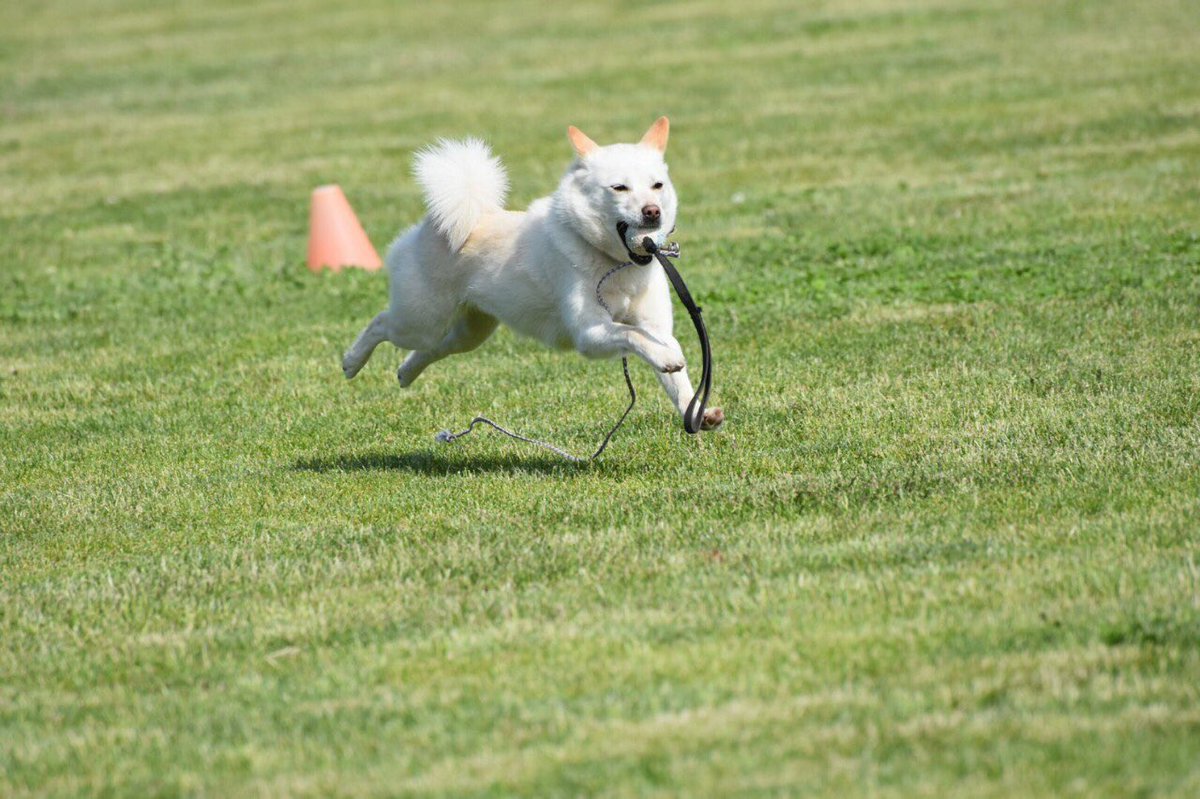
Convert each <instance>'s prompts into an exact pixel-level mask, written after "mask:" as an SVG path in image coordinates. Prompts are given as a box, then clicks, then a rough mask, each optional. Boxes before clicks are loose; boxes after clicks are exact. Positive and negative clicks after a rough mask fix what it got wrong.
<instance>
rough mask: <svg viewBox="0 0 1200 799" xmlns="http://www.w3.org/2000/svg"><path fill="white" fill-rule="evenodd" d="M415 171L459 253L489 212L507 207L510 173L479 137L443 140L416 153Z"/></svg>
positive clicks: (435, 215) (436, 219)
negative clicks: (481, 218)
mask: <svg viewBox="0 0 1200 799" xmlns="http://www.w3.org/2000/svg"><path fill="white" fill-rule="evenodd" d="M413 173H414V174H415V175H416V177H417V182H418V183H420V184H421V187H422V188H423V189H424V190H425V204H426V205H427V206H428V207H429V216H430V217H431V218H432V219H433V223H434V225H435V226H436V227H437V229H438V230H439V231H440V232H441V233H442V234H443V235H444V236H445V237H446V239H447V240H448V241H449V242H450V249H451V251H452V252H458V251H459V250H460V249H462V246H463V244H465V243H466V241H467V237H468V236H470V235H471V231H472V230H474V229H475V225H476V224H477V223H478V222H479V218H480V217H481V216H483V214H484V213H486V212H488V211H495V210H499V209H501V208H503V207H504V197H505V195H507V194H508V175H506V174H504V167H503V166H501V165H500V159H499V158H496V157H495V156H494V155H492V151H491V150H490V149H488V146H487V145H486V144H484V143H483V142H482V141H480V140H479V139H464V140H463V141H450V140H447V139H441V140H439V141H438V142H437V143H436V144H434V145H431V146H429V147H426V148H425V149H424V150H421V151H420V152H418V153H417V156H416V159H415V161H414V162H413Z"/></svg>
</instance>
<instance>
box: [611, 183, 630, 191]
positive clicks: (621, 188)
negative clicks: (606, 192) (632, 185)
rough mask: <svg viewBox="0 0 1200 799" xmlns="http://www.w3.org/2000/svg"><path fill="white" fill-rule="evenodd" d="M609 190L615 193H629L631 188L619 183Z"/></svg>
mask: <svg viewBox="0 0 1200 799" xmlns="http://www.w3.org/2000/svg"><path fill="white" fill-rule="evenodd" d="M609 188H611V189H612V190H613V191H629V187H628V186H626V185H625V184H624V183H618V184H617V185H615V186H610V187H609Z"/></svg>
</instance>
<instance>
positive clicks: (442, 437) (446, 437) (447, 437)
mask: <svg viewBox="0 0 1200 799" xmlns="http://www.w3.org/2000/svg"><path fill="white" fill-rule="evenodd" d="M627 266H633V262H632V261H626V262H625V263H623V264H618V265H617V266H614V267H613V268H612V269H610V270H608V271H607V272H605V273H604V277H602V278H600V281H599V282H598V283H597V284H596V302H598V303H600V307H601V308H603V309H604V310H606V311H608V315H609V316H612V309H611V308H609V307H608V303H607V302H605V301H604V295H603V294H602V293H601V288H603V286H604V281H606V280H608V279H609V278H610V277H612V276H613V275H615V274H616V273H617V272H620V271H621V270H622V269H624V268H625V267H627ZM621 370H622V371H623V372H624V373H625V385H626V386H627V387H628V388H629V406H628V407H627V408H625V413H623V414H621V418H620V419H618V420H617V423H616V424H615V425H613V426H612V429H611V430H609V431H608V435H606V436H605V437H604V441H602V442H601V443H600V447H599V448H598V449H597V450H596V451H595V452H593V453H592V454H591V455H589V456H588V457H586V458H581V457H579V456H578V455H572V454H571V453H569V452H567V451H566V450H565V449H562V448H560V447H556V446H554V445H553V444H550V443H547V442H545V441H538V440H537V439H536V438H528V437H526V436H523V435H521V434H520V433H514V432H513V431H511V430H506V429H505V428H503V427H501V426H500V425H498V424H496V423H495V422H493V421H492V420H491V419H489V418H487V417H486V416H476V417H475V418H474V419H472V420H471V423H470V424H469V425H467V429H466V430H463V431H462V432H461V433H452V432H450V431H449V430H443V431H441V432H440V433H438V434H437V435H436V436H434V438H435V439H436V440H437V441H439V442H441V443H443V444H449V443H450V442H451V441H454V440H455V439H457V438H462V437H463V436H465V435H469V434H470V433H471V432H472V431H474V430H475V425H477V424H485V425H487V426H488V427H491V428H492V429H493V430H496V431H497V432H499V433H503V434H504V435H506V436H508V437H509V438H513V439H516V440H517V441H524V442H525V443H526V444H533V445H534V446H537V447H542V448H543V449H548V450H550V451H551V452H553V453H555V454H556V455H560V456H562V457H563V458H566V459H567V460H569V461H571V462H572V463H591V462H592V461H594V460H596V458H599V457H600V453H602V452H604V450H605V448H606V447H607V446H608V442H609V441H612V437H613V436H614V435H615V434H616V432H617V430H619V429H620V427H621V425H622V424H624V423H625V417H626V416H628V415H629V412H630V411H632V410H633V406H634V404H635V403H636V402H637V391H636V390H635V389H634V387H633V379H632V378H631V377H630V376H629V359H628V358H626V357H622V358H621Z"/></svg>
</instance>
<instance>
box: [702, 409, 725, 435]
mask: <svg viewBox="0 0 1200 799" xmlns="http://www.w3.org/2000/svg"><path fill="white" fill-rule="evenodd" d="M723 424H725V411H723V410H721V409H720V408H709V409H708V410H706V411H705V412H704V418H703V419H701V420H700V429H701V430H716V429H717V428H718V427H720V426H721V425H723Z"/></svg>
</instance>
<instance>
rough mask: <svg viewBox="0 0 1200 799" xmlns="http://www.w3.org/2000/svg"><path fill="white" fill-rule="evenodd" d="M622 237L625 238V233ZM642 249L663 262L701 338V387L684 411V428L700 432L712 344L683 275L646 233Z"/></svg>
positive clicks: (705, 400)
mask: <svg viewBox="0 0 1200 799" xmlns="http://www.w3.org/2000/svg"><path fill="white" fill-rule="evenodd" d="M621 238H622V239H624V238H625V237H624V234H622V236H621ZM642 249H644V250H645V251H646V252H648V253H650V254H651V255H653V256H654V257H655V258H657V259H658V262H659V263H660V264H662V268H663V271H664V272H666V273H667V279H668V280H670V281H671V285H672V286H673V287H674V288H675V293H676V294H677V295H679V301H680V302H682V303H683V307H685V308H687V312H688V316H690V317H692V324H693V325H694V326H695V328H696V335H697V336H699V337H700V387H699V388H698V389H696V393H695V394H693V395H692V401H691V402H689V403H688V406H687V410H686V411H684V413H683V429H684V430H686V431H688V432H689V433H691V434H693V435H695V434H696V433H699V432H700V425H701V424H703V422H704V410H705V407H706V406H707V405H708V394H709V392H710V391H712V372H713V369H712V345H711V344H709V341H708V329H707V328H706V327H705V326H704V317H703V316H701V313H700V310H701V309H700V306H699V305H697V304H696V301H695V300H694V299H692V292H690V291H688V287H687V283H684V282H683V277H682V276H681V275H680V274H679V271H678V270H677V269H676V268H675V265H674V264H673V263H671V261H670V260H669V259H668V258H667V256H666V254H664V253H663V251H662V250H661V249H659V247H658V245H657V244H655V243H654V240H653V239H651V238H650V237H649V236H646V237H645V238H644V239H642Z"/></svg>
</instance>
